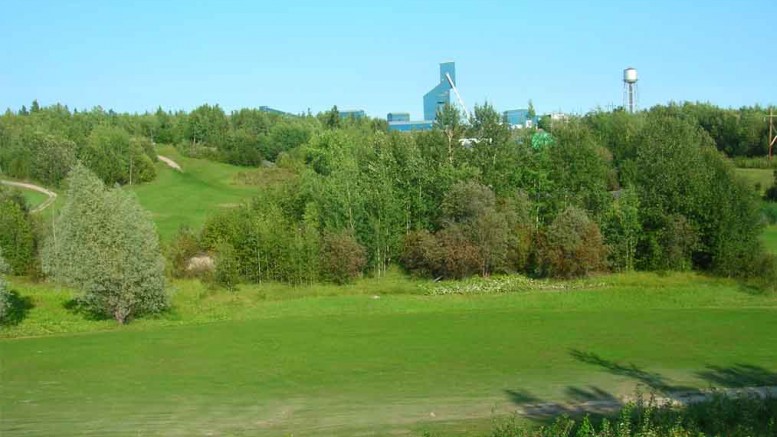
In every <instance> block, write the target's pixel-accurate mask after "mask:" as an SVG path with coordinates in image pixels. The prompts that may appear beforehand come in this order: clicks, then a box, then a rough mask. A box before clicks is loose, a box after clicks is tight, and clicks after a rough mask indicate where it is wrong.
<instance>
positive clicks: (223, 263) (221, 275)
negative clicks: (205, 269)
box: [213, 242, 240, 291]
mask: <svg viewBox="0 0 777 437" xmlns="http://www.w3.org/2000/svg"><path fill="white" fill-rule="evenodd" d="M216 252H217V253H218V255H217V256H216V271H215V273H214V275H213V279H214V281H215V283H216V284H218V285H220V286H222V287H224V288H226V289H227V290H230V291H234V290H235V289H236V288H237V284H238V283H239V282H240V265H239V260H238V258H237V253H236V252H235V248H234V247H232V245H231V244H229V243H224V242H221V243H219V244H217V245H216Z"/></svg>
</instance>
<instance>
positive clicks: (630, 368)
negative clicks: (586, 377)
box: [569, 349, 688, 392]
mask: <svg viewBox="0 0 777 437" xmlns="http://www.w3.org/2000/svg"><path fill="white" fill-rule="evenodd" d="M569 355H571V356H572V358H574V359H576V360H577V361H580V362H582V363H586V364H591V365H594V366H598V367H600V368H602V369H603V370H606V371H607V372H609V373H611V374H613V375H618V376H624V377H627V378H629V379H633V380H634V381H636V382H638V383H640V384H642V385H644V386H646V387H649V388H651V389H653V390H658V391H663V392H668V391H678V390H688V387H683V386H679V385H674V384H670V383H669V381H668V380H667V378H666V377H664V376H663V375H661V374H659V373H655V372H649V371H647V370H644V369H642V368H640V367H638V366H636V365H634V364H632V363H629V364H623V363H618V362H616V361H612V360H608V359H605V358H602V357H601V356H600V355H598V354H595V353H593V352H583V351H580V350H577V349H572V350H570V351H569Z"/></svg>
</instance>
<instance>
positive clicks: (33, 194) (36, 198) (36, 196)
mask: <svg viewBox="0 0 777 437" xmlns="http://www.w3.org/2000/svg"><path fill="white" fill-rule="evenodd" d="M20 191H21V192H22V194H24V198H25V199H26V200H27V204H28V205H29V206H30V208H35V207H36V206H38V205H40V204H41V203H43V201H45V200H46V199H48V198H49V196H47V195H45V194H43V193H39V192H37V191H33V190H20Z"/></svg>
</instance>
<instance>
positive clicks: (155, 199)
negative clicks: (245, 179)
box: [130, 146, 256, 240]
mask: <svg viewBox="0 0 777 437" xmlns="http://www.w3.org/2000/svg"><path fill="white" fill-rule="evenodd" d="M159 154H160V155H164V156H167V157H168V158H171V159H173V160H174V161H175V162H177V163H178V164H179V165H180V166H181V167H182V168H183V172H177V171H175V170H173V169H171V168H170V167H168V166H167V165H165V164H164V163H162V162H158V163H157V164H156V168H157V177H156V179H155V180H153V181H151V182H149V183H147V184H142V185H136V186H133V187H131V188H130V189H132V190H133V191H135V193H137V195H138V198H139V199H140V203H141V204H142V205H143V207H144V208H146V209H148V210H149V211H151V213H152V214H153V217H154V221H155V222H156V224H157V229H158V230H159V233H160V235H161V236H162V239H163V240H166V239H168V238H169V237H171V236H172V235H174V234H175V232H176V231H177V230H178V228H179V226H181V225H187V226H190V227H194V228H197V227H200V226H202V224H203V223H204V222H205V218H206V217H207V216H208V215H209V214H212V213H215V212H217V211H218V210H219V209H221V208H230V207H234V206H236V205H239V204H240V203H241V202H242V201H243V200H245V199H248V198H250V197H251V196H252V195H253V194H254V193H255V192H256V188H255V187H251V186H248V185H243V184H239V183H237V182H236V180H235V176H236V175H237V174H238V173H240V172H241V171H242V172H245V171H247V169H245V168H241V167H236V166H232V165H228V164H222V163H218V162H213V161H209V160H205V159H193V158H186V157H184V156H181V155H180V154H179V153H178V152H177V151H176V150H175V148H173V147H171V146H166V147H161V148H160V149H159Z"/></svg>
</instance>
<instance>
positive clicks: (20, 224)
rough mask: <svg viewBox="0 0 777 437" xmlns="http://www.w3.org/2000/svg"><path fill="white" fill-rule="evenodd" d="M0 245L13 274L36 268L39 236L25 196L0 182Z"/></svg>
mask: <svg viewBox="0 0 777 437" xmlns="http://www.w3.org/2000/svg"><path fill="white" fill-rule="evenodd" d="M0 248H1V249H2V251H3V254H4V256H5V259H6V260H7V262H8V264H9V266H10V269H11V270H10V271H11V272H12V273H14V274H16V275H25V274H30V273H33V272H34V271H35V270H36V268H37V250H38V237H37V235H36V231H35V223H34V221H33V218H32V217H31V216H30V212H29V208H28V207H27V202H26V201H25V199H24V197H23V196H22V195H21V194H20V193H19V192H18V191H16V190H11V189H8V188H5V187H4V186H3V185H0Z"/></svg>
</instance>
